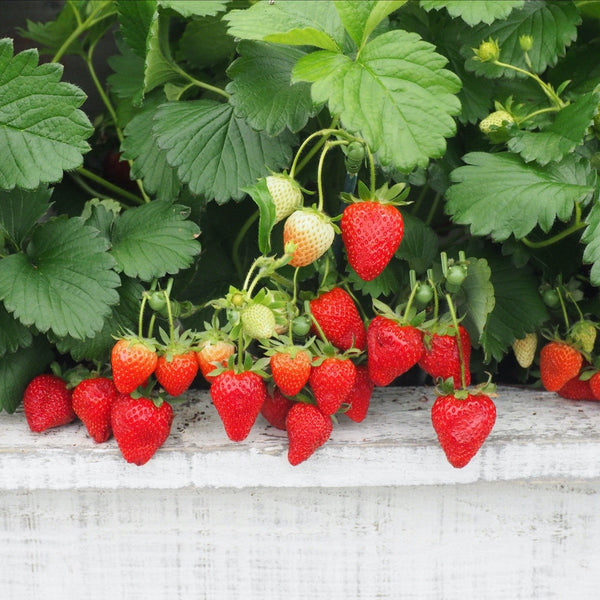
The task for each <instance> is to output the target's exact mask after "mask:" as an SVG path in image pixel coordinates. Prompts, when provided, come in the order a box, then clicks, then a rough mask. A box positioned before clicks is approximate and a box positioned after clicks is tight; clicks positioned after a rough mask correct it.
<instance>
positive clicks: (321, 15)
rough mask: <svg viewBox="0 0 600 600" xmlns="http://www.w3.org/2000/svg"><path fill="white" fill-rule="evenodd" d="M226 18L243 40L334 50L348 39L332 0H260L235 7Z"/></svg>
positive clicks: (231, 29) (236, 34)
mask: <svg viewBox="0 0 600 600" xmlns="http://www.w3.org/2000/svg"><path fill="white" fill-rule="evenodd" d="M223 18H224V19H225V20H226V21H227V22H228V23H229V33H230V35H232V36H234V37H238V38H241V39H243V40H257V41H260V40H262V41H265V42H275V43H278V44H289V45H291V46H316V47H317V48H323V49H325V50H332V51H334V52H335V51H338V50H339V49H340V48H341V47H342V46H343V42H344V27H343V25H342V22H341V21H340V18H339V16H338V13H337V11H336V9H335V6H334V4H333V3H332V2H311V1H310V0H308V1H307V0H294V1H293V2H290V1H280V2H274V3H273V4H271V3H268V2H258V3H256V4H255V5H254V6H251V7H250V8H247V9H245V10H232V11H231V12H229V13H228V14H226V15H225V16H224V17H223Z"/></svg>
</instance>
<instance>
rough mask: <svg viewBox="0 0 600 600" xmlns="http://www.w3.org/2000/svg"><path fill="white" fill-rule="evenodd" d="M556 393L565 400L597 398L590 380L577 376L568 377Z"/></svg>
mask: <svg viewBox="0 0 600 600" xmlns="http://www.w3.org/2000/svg"><path fill="white" fill-rule="evenodd" d="M556 393H557V394H558V395H559V396H560V397H561V398H567V400H598V398H596V396H595V395H594V392H593V391H592V388H591V386H590V380H589V379H586V380H585V381H583V380H581V379H579V377H573V378H572V379H569V381H567V383H565V384H564V385H563V386H562V387H561V388H560V389H559V390H557V392H556Z"/></svg>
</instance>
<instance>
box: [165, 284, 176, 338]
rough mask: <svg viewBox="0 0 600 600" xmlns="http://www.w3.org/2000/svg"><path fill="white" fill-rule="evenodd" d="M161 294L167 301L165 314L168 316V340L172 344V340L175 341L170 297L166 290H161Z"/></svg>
mask: <svg viewBox="0 0 600 600" xmlns="http://www.w3.org/2000/svg"><path fill="white" fill-rule="evenodd" d="M163 294H164V296H165V300H166V302H167V316H168V318H169V342H170V343H171V345H173V342H174V341H175V327H174V325H173V311H172V309H171V299H170V298H169V292H168V291H167V290H163Z"/></svg>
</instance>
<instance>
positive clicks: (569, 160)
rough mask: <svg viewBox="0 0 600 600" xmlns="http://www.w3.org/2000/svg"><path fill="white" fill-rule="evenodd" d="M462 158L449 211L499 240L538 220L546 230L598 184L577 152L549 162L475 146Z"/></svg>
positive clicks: (458, 220)
mask: <svg viewBox="0 0 600 600" xmlns="http://www.w3.org/2000/svg"><path fill="white" fill-rule="evenodd" d="M464 161H465V162H466V163H467V166H463V167H459V168H458V169H456V170H454V171H453V172H452V175H451V178H452V181H453V182H454V183H455V185H453V186H451V187H450V188H449V189H448V191H447V192H446V197H447V199H448V202H447V203H446V211H447V212H448V214H449V215H451V216H452V219H453V221H454V222H455V223H460V224H462V225H470V227H471V232H472V233H473V234H474V235H488V234H491V235H492V237H493V238H494V239H495V240H497V241H502V240H505V239H506V238H508V237H509V236H510V235H514V236H515V237H516V238H522V237H524V236H526V235H527V234H528V233H529V232H530V231H531V230H532V229H533V228H534V227H536V225H539V226H540V227H541V228H542V230H543V231H546V232H547V231H548V230H549V229H550V228H551V227H552V225H553V223H554V221H555V219H556V218H558V219H561V220H562V221H565V220H567V219H568V218H569V217H570V216H571V214H572V212H573V208H574V206H575V202H578V201H581V200H582V199H584V198H585V197H586V196H587V195H588V194H590V193H591V192H592V191H593V189H594V187H593V178H591V175H590V169H589V166H588V165H586V164H584V162H583V161H579V160H578V159H577V158H576V157H575V156H573V155H569V156H566V157H565V159H564V160H563V161H562V162H561V163H552V164H550V165H547V166H546V167H541V166H538V165H534V164H526V163H524V162H523V160H522V159H521V158H520V157H519V156H517V155H514V154H509V153H507V152H502V153H498V154H487V153H485V152H472V153H470V154H467V155H466V156H465V157H464ZM542 198H543V201H541V200H540V199H542Z"/></svg>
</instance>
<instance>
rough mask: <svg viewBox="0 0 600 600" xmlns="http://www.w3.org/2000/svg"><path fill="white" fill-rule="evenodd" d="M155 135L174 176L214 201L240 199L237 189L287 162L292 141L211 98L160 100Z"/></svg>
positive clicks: (240, 190)
mask: <svg viewBox="0 0 600 600" xmlns="http://www.w3.org/2000/svg"><path fill="white" fill-rule="evenodd" d="M154 135H155V136H156V137H157V139H158V145H159V147H160V148H162V149H163V150H166V151H167V161H168V162H169V164H170V165H171V166H173V167H176V168H177V174H178V176H179V179H180V180H181V181H182V182H184V183H187V184H188V185H189V187H190V190H191V191H192V192H193V193H194V194H199V195H204V196H206V198H207V199H213V198H214V199H215V200H216V201H217V202H219V203H223V202H227V201H228V200H229V199H234V200H239V199H241V198H242V197H243V196H244V192H243V189H242V188H244V187H245V186H247V185H252V184H253V183H254V182H255V181H256V180H257V179H258V178H259V177H262V176H264V175H267V174H268V173H269V171H279V170H280V169H282V168H283V167H285V166H287V165H288V164H289V162H290V161H291V154H292V153H291V145H292V143H293V142H294V138H293V136H292V135H291V134H287V133H285V132H284V133H283V134H282V135H280V136H278V137H276V138H273V137H269V136H267V135H265V134H263V133H260V132H257V131H255V130H254V129H252V128H251V127H250V126H249V125H248V123H246V121H244V120H243V119H240V118H239V117H236V116H235V115H234V113H233V107H232V106H231V105H229V104H223V103H220V102H214V101H212V100H195V101H190V102H171V103H168V104H163V105H162V106H161V107H159V109H158V111H157V113H156V118H155V120H154Z"/></svg>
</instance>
